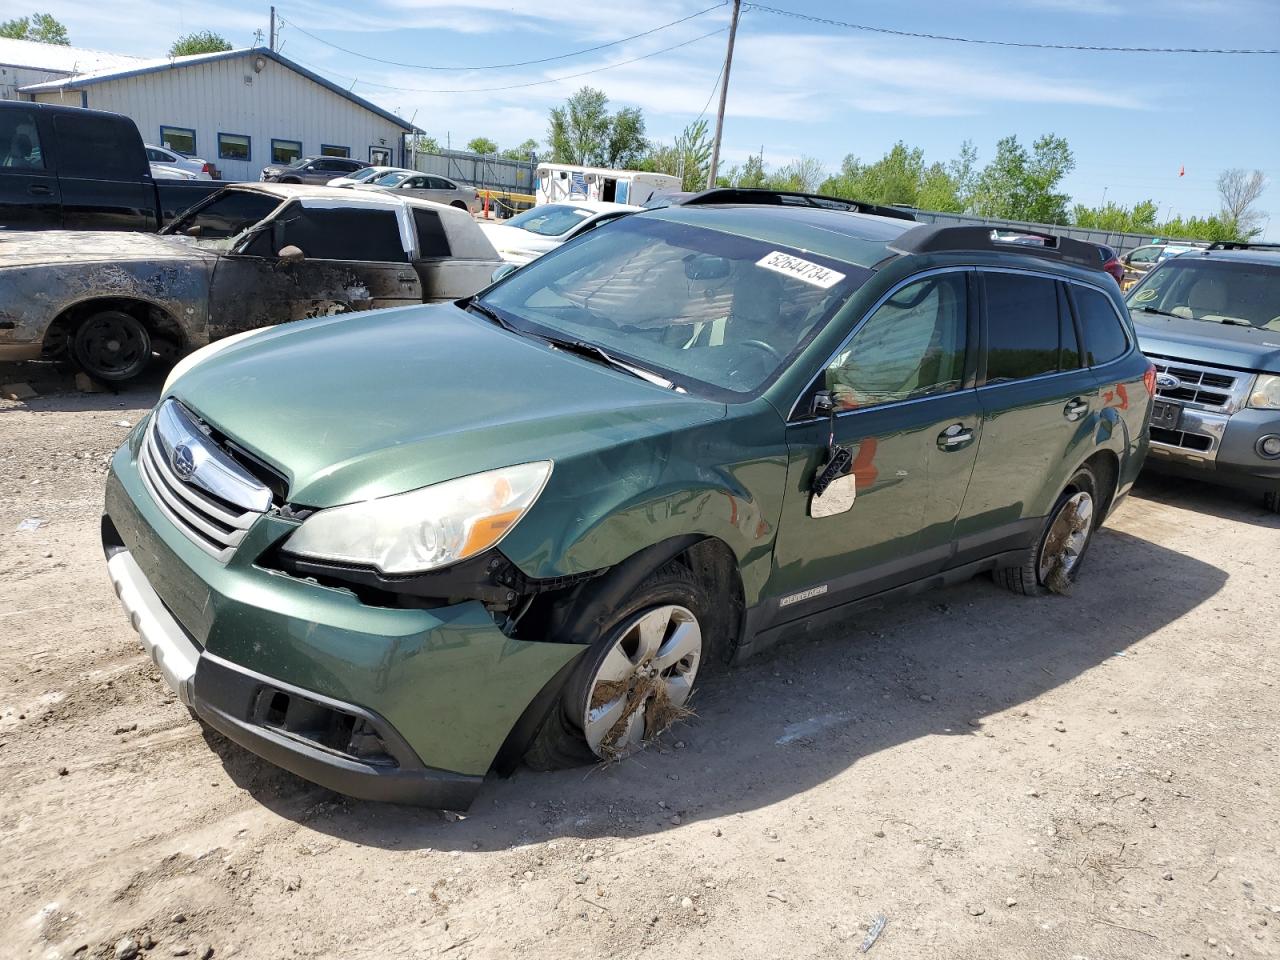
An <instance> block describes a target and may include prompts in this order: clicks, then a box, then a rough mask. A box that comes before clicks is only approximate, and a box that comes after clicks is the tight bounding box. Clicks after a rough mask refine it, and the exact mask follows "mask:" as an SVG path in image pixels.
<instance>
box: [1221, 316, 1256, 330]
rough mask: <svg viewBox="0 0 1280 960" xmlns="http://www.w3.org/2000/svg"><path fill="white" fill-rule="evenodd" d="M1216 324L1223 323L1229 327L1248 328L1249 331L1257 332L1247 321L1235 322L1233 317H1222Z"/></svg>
mask: <svg viewBox="0 0 1280 960" xmlns="http://www.w3.org/2000/svg"><path fill="white" fill-rule="evenodd" d="M1218 323H1225V324H1226V325H1227V326H1229V327H1248V328H1249V329H1250V330H1257V329H1258V328H1257V327H1255V326H1254V325H1253V324H1252V323H1250V322H1249V321H1248V320H1237V319H1236V318H1235V317H1223V318H1222V319H1221V320H1219V321H1218Z"/></svg>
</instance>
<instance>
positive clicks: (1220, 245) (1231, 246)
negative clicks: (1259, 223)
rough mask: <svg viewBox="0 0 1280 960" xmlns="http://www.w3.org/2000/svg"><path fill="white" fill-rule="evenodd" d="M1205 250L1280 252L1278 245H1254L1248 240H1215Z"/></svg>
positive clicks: (1279, 245) (1279, 244)
mask: <svg viewBox="0 0 1280 960" xmlns="http://www.w3.org/2000/svg"><path fill="white" fill-rule="evenodd" d="M1205 249H1207V250H1280V243H1254V242H1252V241H1250V240H1215V241H1214V242H1213V243H1211V244H1209V246H1208V247H1206V248H1205Z"/></svg>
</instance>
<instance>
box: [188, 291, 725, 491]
mask: <svg viewBox="0 0 1280 960" xmlns="http://www.w3.org/2000/svg"><path fill="white" fill-rule="evenodd" d="M171 394H172V395H173V396H176V397H177V398H178V399H179V400H180V401H181V402H183V403H184V404H186V405H187V406H188V407H189V408H190V409H191V410H193V411H194V412H195V413H196V414H197V415H199V416H200V417H201V418H203V419H204V420H205V421H206V422H208V423H209V424H210V425H211V426H213V427H214V428H215V429H216V430H218V431H221V432H222V433H224V434H226V435H227V436H228V437H229V438H230V439H231V440H233V441H234V442H235V443H237V444H239V445H240V446H241V447H243V448H244V449H246V450H248V451H249V452H250V453H252V454H254V455H255V456H257V457H260V458H261V459H262V460H264V461H265V462H267V463H269V464H271V465H273V466H275V467H276V468H277V469H279V470H280V471H281V472H282V473H283V474H284V475H285V476H286V477H287V478H288V481H289V499H290V500H291V501H293V502H294V503H297V504H301V505H306V506H313V507H326V506H334V505H337V504H340V503H350V502H352V501H357V500H366V499H370V498H373V497H380V496H386V495H389V494H393V493H401V492H404V491H406V490H413V489H416V488H418V487H422V486H426V485H427V484H431V483H437V482H440V481H442V480H449V479H452V478H454V477H460V476H466V475H468V474H472V473H478V472H481V471H484V470H490V469H493V468H495V467H502V466H509V465H511V464H516V463H526V462H530V461H534V460H553V461H562V460H567V459H570V458H574V457H578V456H582V455H586V454H591V453H594V452H598V451H601V450H604V449H608V448H610V447H614V446H619V445H623V444H629V443H634V442H636V441H638V440H643V439H645V438H647V437H652V436H654V435H657V434H661V433H666V432H670V431H674V430H678V429H682V428H684V427H688V426H693V425H694V424H698V423H704V422H707V421H710V420H716V419H720V418H722V417H724V415H725V412H726V408H725V406H724V405H723V404H720V403H714V402H712V401H709V400H704V399H699V398H696V397H692V396H689V395H687V394H681V393H676V392H674V391H672V390H668V389H665V388H663V387H660V386H655V385H653V384H650V383H647V382H645V381H642V380H639V379H637V378H635V377H633V376H631V375H629V374H626V373H623V372H621V371H618V370H614V369H612V368H610V367H606V366H602V365H600V364H597V363H595V362H593V361H591V360H587V359H583V358H581V357H578V356H574V355H571V354H566V353H563V352H561V351H558V350H554V349H552V348H550V347H549V346H547V345H546V344H545V343H544V342H542V341H539V340H533V339H530V338H527V337H522V336H520V335H518V334H514V333H510V332H508V331H506V330H502V329H500V328H499V327H496V326H494V325H492V324H491V323H489V322H488V321H486V320H484V319H482V318H480V317H477V316H475V315H473V314H469V313H466V312H465V311H463V310H460V309H459V308H458V307H456V306H454V305H453V304H441V305H438V306H432V307H418V306H414V307H403V308H395V309H391V310H378V311H373V312H370V313H363V314H355V315H350V316H346V317H333V318H323V319H318V320H313V321H304V322H301V323H291V324H286V325H282V326H279V327H275V328H273V329H271V330H268V331H263V332H261V333H258V334H255V335H254V336H251V337H248V338H246V339H244V340H243V341H241V342H238V343H236V344H234V345H232V346H229V347H227V348H226V349H225V350H222V351H220V352H218V353H216V354H214V355H213V356H211V357H210V358H209V359H208V360H206V361H204V362H203V363H200V364H198V365H196V366H195V367H193V368H191V370H190V371H189V372H187V373H185V374H183V375H182V376H181V377H180V378H179V379H178V380H177V382H176V383H175V384H174V385H173V389H172V391H171Z"/></svg>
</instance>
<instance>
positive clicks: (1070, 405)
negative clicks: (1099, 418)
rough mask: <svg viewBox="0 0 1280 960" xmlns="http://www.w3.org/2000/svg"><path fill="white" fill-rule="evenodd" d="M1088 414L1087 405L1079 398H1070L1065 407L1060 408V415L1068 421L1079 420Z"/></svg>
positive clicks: (1086, 402)
mask: <svg viewBox="0 0 1280 960" xmlns="http://www.w3.org/2000/svg"><path fill="white" fill-rule="evenodd" d="M1088 412H1089V403H1088V401H1086V400H1082V399H1081V398H1080V397H1072V398H1071V399H1070V400H1068V401H1067V405H1066V406H1065V407H1063V408H1062V415H1063V416H1064V417H1066V418H1067V419H1068V420H1071V421H1075V420H1079V419H1080V418H1081V417H1083V416H1084V415H1085V414H1086V413H1088Z"/></svg>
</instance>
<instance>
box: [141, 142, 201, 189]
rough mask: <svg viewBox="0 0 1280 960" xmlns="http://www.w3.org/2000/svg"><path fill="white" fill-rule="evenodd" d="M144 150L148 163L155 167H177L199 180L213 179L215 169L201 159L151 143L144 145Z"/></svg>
mask: <svg viewBox="0 0 1280 960" xmlns="http://www.w3.org/2000/svg"><path fill="white" fill-rule="evenodd" d="M142 148H143V149H144V150H146V151H147V161H148V162H149V163H150V164H151V165H152V166H153V167H154V166H155V165H156V164H161V165H163V166H166V167H177V168H178V169H179V170H185V171H187V172H188V173H190V174H193V175H194V177H195V179H197V180H212V179H213V168H212V167H211V166H209V164H208V162H207V161H205V160H202V159H200V158H199V157H184V156H183V155H182V154H180V153H174V152H173V151H172V150H170V149H169V148H168V147H156V146H152V145H151V144H149V143H144V144H143V145H142Z"/></svg>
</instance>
